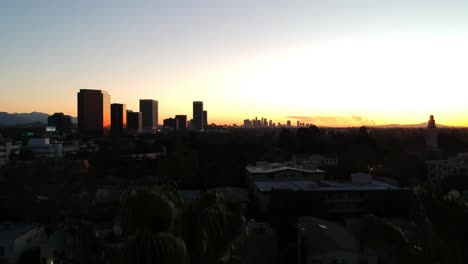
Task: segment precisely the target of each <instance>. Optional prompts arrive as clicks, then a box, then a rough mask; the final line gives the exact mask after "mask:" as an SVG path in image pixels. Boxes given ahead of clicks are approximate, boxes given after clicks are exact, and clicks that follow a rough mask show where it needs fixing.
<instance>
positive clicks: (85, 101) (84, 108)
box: [77, 89, 111, 135]
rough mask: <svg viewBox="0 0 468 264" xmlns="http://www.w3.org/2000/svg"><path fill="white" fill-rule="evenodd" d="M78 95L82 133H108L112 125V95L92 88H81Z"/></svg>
mask: <svg viewBox="0 0 468 264" xmlns="http://www.w3.org/2000/svg"><path fill="white" fill-rule="evenodd" d="M77 95H78V131H79V132H80V134H86V135H103V134H107V132H108V131H109V129H110V126H111V111H110V95H109V94H108V93H107V92H106V91H102V90H91V89H80V91H79V92H78V94H77Z"/></svg>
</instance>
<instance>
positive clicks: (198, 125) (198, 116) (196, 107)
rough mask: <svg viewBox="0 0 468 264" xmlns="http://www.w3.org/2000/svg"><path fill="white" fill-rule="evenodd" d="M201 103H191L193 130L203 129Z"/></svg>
mask: <svg viewBox="0 0 468 264" xmlns="http://www.w3.org/2000/svg"><path fill="white" fill-rule="evenodd" d="M203 123H204V122H203V102H201V101H195V102H193V122H192V128H193V129H195V130H202V129H203Z"/></svg>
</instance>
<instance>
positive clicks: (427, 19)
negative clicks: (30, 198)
mask: <svg viewBox="0 0 468 264" xmlns="http://www.w3.org/2000/svg"><path fill="white" fill-rule="evenodd" d="M466 14H468V2H467V1H454V0H444V1H430V0H426V1H419V0H417V1H416V0H392V1H388V0H305V1H294V0H288V1H275V0H269V1H263V0H257V1H255V0H236V1H228V0H212V1H207V0H197V1H194V0H192V1H180V0H168V1H158V0H148V1H142V0H140V1H139V0H134V1H120V0H108V1H105V0H93V1H88V0H80V1H73V0H57V1H51V0H41V1H37V0H29V1H26V0H24V1H23V0H0V111H6V112H31V111H38V112H45V113H54V112H64V113H66V114H70V115H73V116H76V112H77V105H76V101H77V98H76V93H77V92H78V91H79V89H100V90H106V91H108V92H109V94H110V95H111V102H112V103H124V104H126V105H127V109H132V110H134V111H136V110H138V100H139V99H141V98H145V99H146V98H151V99H156V100H158V101H159V120H160V123H162V119H164V118H167V117H173V116H174V115H176V114H187V115H188V117H189V118H191V117H192V101H197V100H200V101H203V102H204V107H205V108H206V110H208V119H209V123H213V122H214V123H216V124H233V123H236V124H241V123H242V120H244V119H247V118H250V119H252V118H255V116H257V117H258V118H261V117H266V118H267V119H268V120H270V119H272V120H273V121H275V122H282V123H286V120H291V121H292V122H293V123H296V121H297V120H300V121H301V122H305V123H314V124H316V125H320V126H358V125H374V124H375V125H379V124H394V123H400V124H410V123H421V122H425V121H427V120H428V118H429V115H431V114H433V115H435V117H436V121H437V122H438V123H443V124H445V125H461V126H468V103H467V100H466V98H467V95H468V89H467V87H468V74H466V71H467V69H468V48H467V47H468V16H467V15H466Z"/></svg>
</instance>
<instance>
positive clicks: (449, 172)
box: [426, 153, 468, 179]
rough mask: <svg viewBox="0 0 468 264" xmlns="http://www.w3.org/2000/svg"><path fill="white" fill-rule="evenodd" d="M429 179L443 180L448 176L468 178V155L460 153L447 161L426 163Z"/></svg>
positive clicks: (429, 161)
mask: <svg viewBox="0 0 468 264" xmlns="http://www.w3.org/2000/svg"><path fill="white" fill-rule="evenodd" d="M426 168H427V176H428V178H429V179H443V178H445V177H447V176H468V153H460V154H458V155H457V157H453V158H449V159H447V160H428V161H426Z"/></svg>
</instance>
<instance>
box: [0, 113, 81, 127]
mask: <svg viewBox="0 0 468 264" xmlns="http://www.w3.org/2000/svg"><path fill="white" fill-rule="evenodd" d="M47 117H49V114H46V113H40V112H32V113H7V112H0V125H9V126H10V125H27V124H34V123H41V124H47ZM76 122H77V120H76V117H72V123H76Z"/></svg>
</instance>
